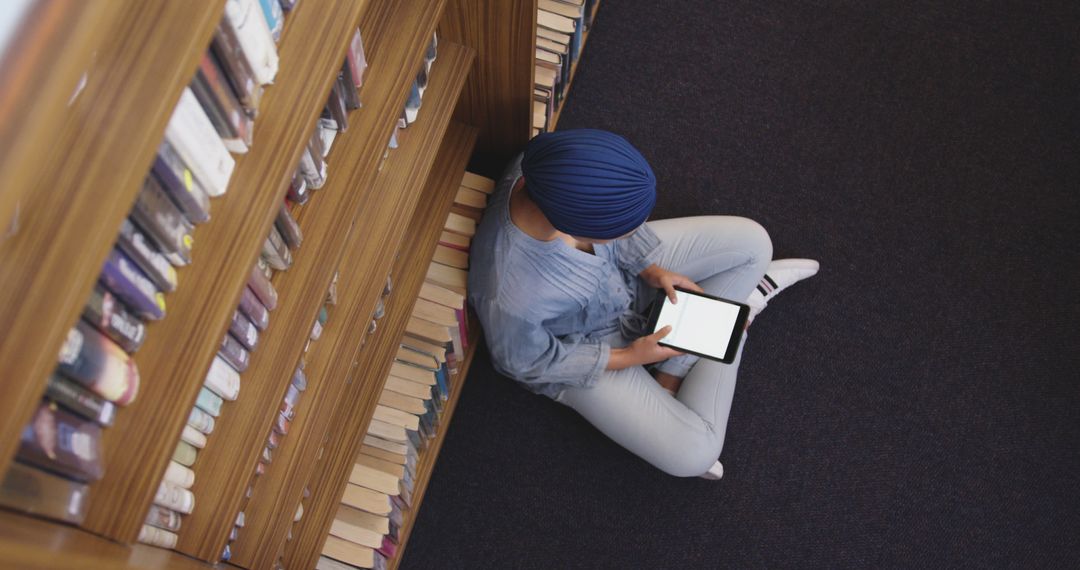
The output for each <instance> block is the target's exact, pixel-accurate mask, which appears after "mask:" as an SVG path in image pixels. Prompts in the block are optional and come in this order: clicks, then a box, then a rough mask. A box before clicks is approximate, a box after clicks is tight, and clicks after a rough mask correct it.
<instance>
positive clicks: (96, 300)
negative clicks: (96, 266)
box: [83, 283, 146, 353]
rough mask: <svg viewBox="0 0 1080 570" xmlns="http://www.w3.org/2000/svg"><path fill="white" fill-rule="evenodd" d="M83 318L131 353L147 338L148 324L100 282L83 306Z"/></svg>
mask: <svg viewBox="0 0 1080 570" xmlns="http://www.w3.org/2000/svg"><path fill="white" fill-rule="evenodd" d="M83 319H85V320H86V321H87V322H89V323H90V324H92V325H94V326H95V327H96V328H97V329H98V330H99V331H101V332H102V333H104V334H105V336H107V337H109V338H111V339H112V340H113V341H114V342H115V343H116V344H118V345H120V347H121V348H123V349H124V350H125V351H127V352H129V353H133V352H135V351H136V350H138V349H139V347H140V346H142V343H143V341H144V340H145V339H146V326H145V325H143V323H142V321H140V320H139V319H138V318H136V317H135V315H132V314H131V313H130V312H129V311H128V310H127V307H125V306H124V304H123V303H121V302H120V301H119V300H118V299H117V298H116V297H115V296H114V295H113V294H112V293H110V292H109V291H108V290H106V289H105V288H104V287H102V286H101V284H100V283H99V284H97V285H95V286H94V290H93V291H91V292H90V298H89V299H88V300H87V301H86V306H85V307H83Z"/></svg>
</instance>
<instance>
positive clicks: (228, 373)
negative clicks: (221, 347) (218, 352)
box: [205, 356, 240, 401]
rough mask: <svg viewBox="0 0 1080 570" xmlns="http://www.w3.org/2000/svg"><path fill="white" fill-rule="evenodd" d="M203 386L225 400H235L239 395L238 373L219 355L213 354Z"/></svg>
mask: <svg viewBox="0 0 1080 570" xmlns="http://www.w3.org/2000/svg"><path fill="white" fill-rule="evenodd" d="M205 386H206V387H207V388H209V389H210V391H211V392H213V393H215V394H217V395H218V396H221V397H222V398H223V399H225V400H229V401H233V400H236V398H237V397H238V396H239V395H240V373H239V372H237V371H236V370H233V368H232V367H231V366H229V364H228V363H226V362H225V361H224V360H223V359H222V358H221V357H220V356H215V357H214V360H213V361H212V362H211V363H210V370H209V371H207V373H206V381H205Z"/></svg>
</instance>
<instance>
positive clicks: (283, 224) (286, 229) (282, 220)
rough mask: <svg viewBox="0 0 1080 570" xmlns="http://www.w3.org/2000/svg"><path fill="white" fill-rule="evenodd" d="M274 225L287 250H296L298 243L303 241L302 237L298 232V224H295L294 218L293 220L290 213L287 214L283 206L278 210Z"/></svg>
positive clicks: (286, 209)
mask: <svg viewBox="0 0 1080 570" xmlns="http://www.w3.org/2000/svg"><path fill="white" fill-rule="evenodd" d="M275 225H276V226H277V229H278V231H279V232H281V237H282V238H284V240H285V245H286V246H288V247H289V249H296V248H298V247H300V243H301V242H303V241H304V235H303V234H302V233H301V232H300V224H298V223H297V222H296V218H293V216H292V213H291V212H289V208H287V207H286V206H285V205H284V204H282V205H281V209H280V210H278V217H277V220H276V221H275Z"/></svg>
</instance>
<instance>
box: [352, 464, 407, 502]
mask: <svg viewBox="0 0 1080 570" xmlns="http://www.w3.org/2000/svg"><path fill="white" fill-rule="evenodd" d="M349 482H350V483H352V484H354V485H359V486H361V487H367V488H368V489H372V490H374V491H379V492H380V493H386V494H387V495H397V494H398V493H399V490H398V479H397V477H394V476H393V475H390V474H389V473H384V472H382V471H379V470H378V469H373V468H371V467H368V466H366V465H363V464H360V463H356V464H354V465H353V468H352V472H350V473H349Z"/></svg>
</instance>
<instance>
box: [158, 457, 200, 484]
mask: <svg viewBox="0 0 1080 570" xmlns="http://www.w3.org/2000/svg"><path fill="white" fill-rule="evenodd" d="M162 480H163V481H166V482H168V483H172V484H173V485H176V486H177V487H181V488H183V489H190V488H191V486H192V485H194V484H195V472H194V471H192V470H191V469H189V468H187V467H185V466H183V465H181V464H179V463H177V462H175V461H169V466H168V467H166V468H165V476H164V477H162Z"/></svg>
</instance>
